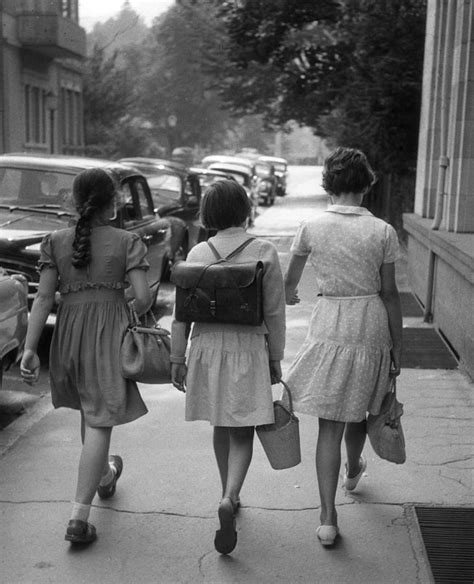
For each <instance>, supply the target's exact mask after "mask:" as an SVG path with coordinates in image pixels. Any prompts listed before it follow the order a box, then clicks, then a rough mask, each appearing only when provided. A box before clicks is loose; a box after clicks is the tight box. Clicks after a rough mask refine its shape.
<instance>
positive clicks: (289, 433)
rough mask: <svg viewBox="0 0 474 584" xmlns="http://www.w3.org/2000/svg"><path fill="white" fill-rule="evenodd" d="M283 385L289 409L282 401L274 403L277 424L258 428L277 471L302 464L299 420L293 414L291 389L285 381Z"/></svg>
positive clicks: (258, 434)
mask: <svg viewBox="0 0 474 584" xmlns="http://www.w3.org/2000/svg"><path fill="white" fill-rule="evenodd" d="M281 384H282V385H283V387H284V389H285V391H286V394H287V396H288V407H287V406H286V405H285V404H284V403H283V401H282V400H277V401H275V402H273V411H274V413H275V422H274V423H273V424H265V425H263V426H257V436H258V437H259V439H260V442H261V443H262V446H263V449H264V450H265V454H266V455H267V458H268V460H269V462H270V464H271V466H272V468H274V469H276V470H281V469H284V468H292V467H293V466H296V465H297V464H299V463H300V462H301V449H300V432H299V420H298V418H297V417H296V416H295V414H294V413H293V400H292V397H291V392H290V389H289V387H288V386H287V385H286V383H285V382H284V381H282V382H281Z"/></svg>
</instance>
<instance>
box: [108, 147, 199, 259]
mask: <svg viewBox="0 0 474 584" xmlns="http://www.w3.org/2000/svg"><path fill="white" fill-rule="evenodd" d="M119 162H120V163H121V164H125V165H127V166H131V167H133V168H136V169H138V170H139V171H140V172H141V173H142V174H143V175H144V176H146V179H147V182H148V185H149V187H150V192H151V196H152V198H153V204H154V206H155V212H156V213H157V214H158V216H159V217H162V218H166V219H168V220H169V221H170V224H171V239H172V242H173V243H174V245H173V248H174V250H175V254H174V255H173V257H172V258H171V260H172V262H174V261H177V260H178V259H185V258H186V255H187V253H188V251H189V250H190V249H191V248H192V247H193V246H194V245H196V243H198V242H200V241H204V240H206V239H207V237H208V233H207V230H206V229H204V227H203V226H202V224H201V222H200V221H199V205H200V202H201V186H200V181H199V177H198V175H197V174H195V173H194V172H192V171H191V170H190V169H189V168H187V167H186V166H184V165H183V164H181V163H179V162H175V161H171V160H162V159H160V158H143V157H135V158H122V159H120V161H119Z"/></svg>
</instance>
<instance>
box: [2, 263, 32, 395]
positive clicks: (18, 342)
mask: <svg viewBox="0 0 474 584" xmlns="http://www.w3.org/2000/svg"><path fill="white" fill-rule="evenodd" d="M27 325H28V282H27V280H26V278H25V277H24V276H22V275H21V274H12V275H9V274H7V272H6V271H5V270H3V269H2V268H0V387H1V386H2V374H3V371H4V370H5V369H8V367H9V366H10V365H11V364H12V363H16V362H17V361H18V360H19V359H20V357H21V354H22V352H23V345H24V342H25V336H26V328H27Z"/></svg>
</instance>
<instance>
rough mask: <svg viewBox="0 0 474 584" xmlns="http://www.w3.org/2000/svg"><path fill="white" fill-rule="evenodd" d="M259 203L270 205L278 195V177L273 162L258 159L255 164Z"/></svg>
mask: <svg viewBox="0 0 474 584" xmlns="http://www.w3.org/2000/svg"><path fill="white" fill-rule="evenodd" d="M253 169H254V174H255V177H256V188H257V197H258V202H259V204H260V203H261V204H262V205H265V206H266V207H269V206H271V205H273V203H274V202H275V199H276V197H277V177H276V175H275V168H274V166H273V164H270V163H269V162H265V161H263V160H260V159H259V160H257V161H256V162H255V164H254V166H253Z"/></svg>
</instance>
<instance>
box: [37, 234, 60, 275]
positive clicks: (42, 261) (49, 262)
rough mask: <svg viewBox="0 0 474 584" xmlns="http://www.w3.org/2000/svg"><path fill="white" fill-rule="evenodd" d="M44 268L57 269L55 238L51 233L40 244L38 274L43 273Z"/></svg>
mask: <svg viewBox="0 0 474 584" xmlns="http://www.w3.org/2000/svg"><path fill="white" fill-rule="evenodd" d="M44 268H54V269H57V265H56V261H55V259H54V252H53V238H52V234H51V233H48V234H47V235H45V236H44V238H43V241H42V242H41V244H40V257H39V260H38V272H41V270H43V269H44Z"/></svg>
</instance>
